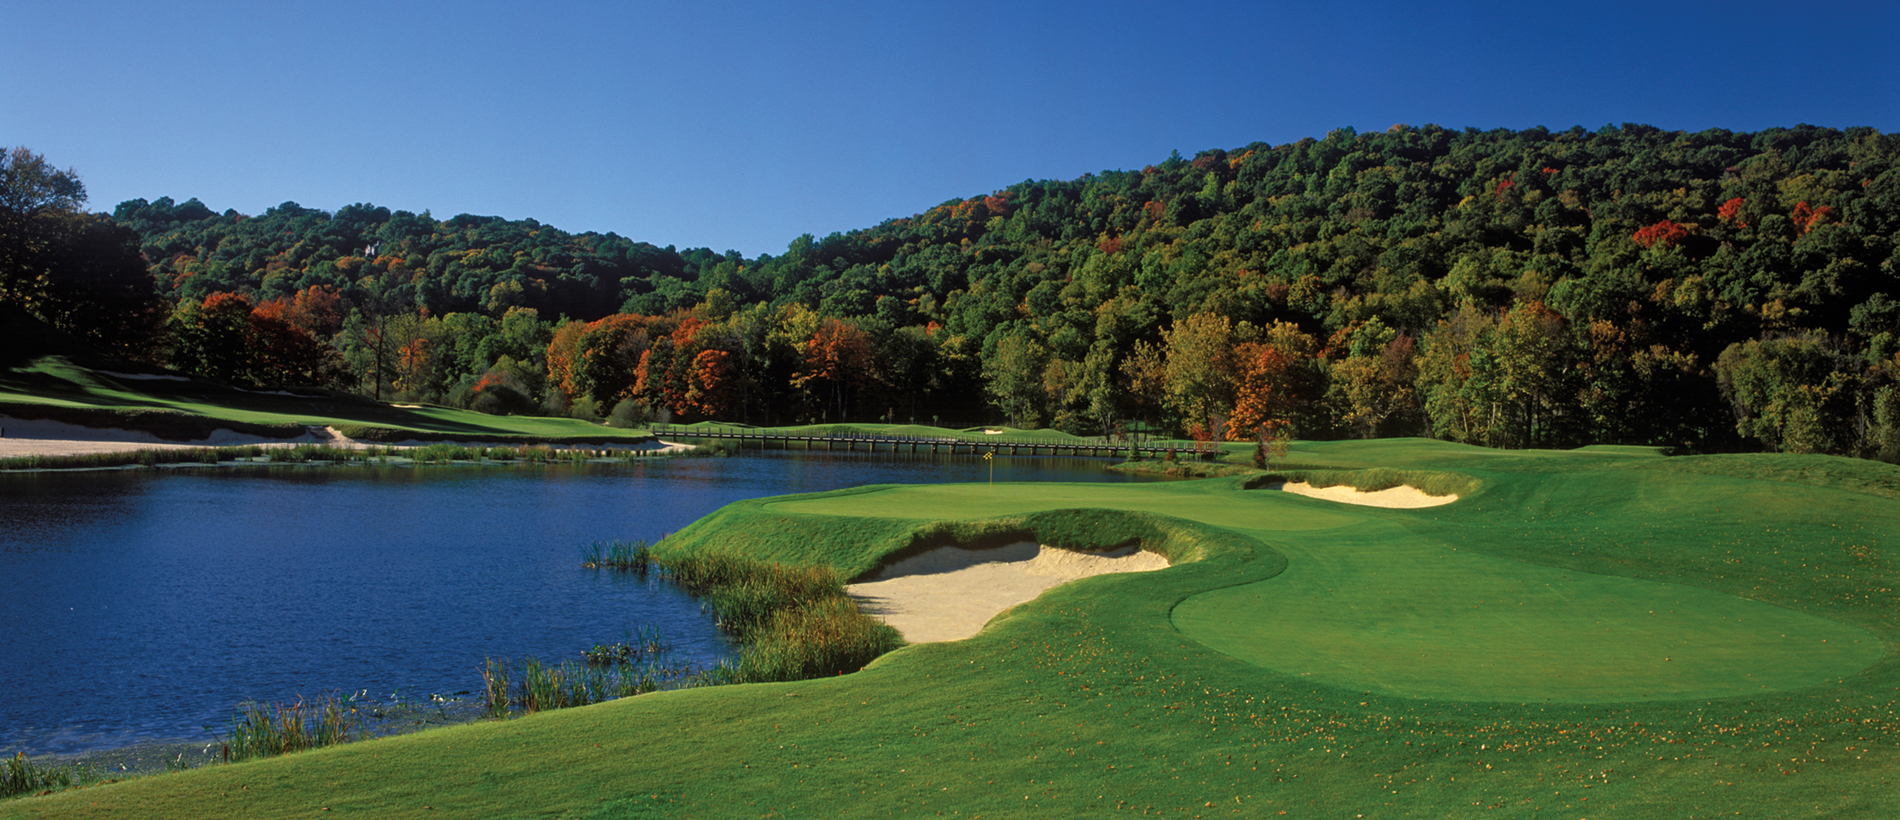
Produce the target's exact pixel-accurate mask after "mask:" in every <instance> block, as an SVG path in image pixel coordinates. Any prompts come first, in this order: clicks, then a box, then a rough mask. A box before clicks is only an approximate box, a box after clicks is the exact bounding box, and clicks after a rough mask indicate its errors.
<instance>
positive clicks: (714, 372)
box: [685, 348, 736, 418]
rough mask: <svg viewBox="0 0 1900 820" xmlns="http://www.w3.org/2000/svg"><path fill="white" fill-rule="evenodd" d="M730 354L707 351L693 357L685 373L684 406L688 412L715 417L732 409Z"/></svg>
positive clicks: (732, 382) (712, 350)
mask: <svg viewBox="0 0 1900 820" xmlns="http://www.w3.org/2000/svg"><path fill="white" fill-rule="evenodd" d="M732 358H733V356H732V353H731V352H730V351H725V350H719V349H716V348H708V349H706V350H701V351H699V353H697V354H695V355H694V356H693V363H692V368H691V369H690V370H688V371H687V374H686V396H685V399H686V403H687V404H688V405H689V406H690V408H691V412H694V413H697V414H699V415H701V416H705V417H706V418H718V417H720V416H722V415H725V414H726V411H728V410H730V409H731V408H732V397H733V392H734V387H735V386H736V381H735V379H734V378H733V376H734V375H735V374H734V373H733V367H732Z"/></svg>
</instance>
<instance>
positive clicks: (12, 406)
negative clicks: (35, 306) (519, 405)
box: [0, 355, 646, 441]
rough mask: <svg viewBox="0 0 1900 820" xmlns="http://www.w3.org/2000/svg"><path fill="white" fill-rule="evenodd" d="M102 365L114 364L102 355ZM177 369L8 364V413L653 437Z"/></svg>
mask: <svg viewBox="0 0 1900 820" xmlns="http://www.w3.org/2000/svg"><path fill="white" fill-rule="evenodd" d="M92 364H94V365H99V366H101V367H104V364H102V363H100V362H92ZM128 369H129V370H138V369H137V368H128ZM139 376H165V378H137V377H139ZM172 376H173V374H161V373H156V372H153V373H145V372H131V373H125V372H121V371H117V370H110V369H95V367H89V366H85V365H82V364H79V363H76V362H75V361H73V360H71V359H69V358H67V357H65V356H60V355H49V356H42V357H40V358H37V359H33V360H32V361H30V362H28V363H26V364H24V365H22V366H20V367H16V368H14V369H12V370H0V415H10V416H14V417H17V418H47V419H55V420H60V421H68V422H70V423H74V424H80V425H83V426H93V427H100V426H112V427H122V428H126V429H139V430H148V431H150V432H153V433H155V434H157V435H159V436H160V437H164V438H173V439H179V440H187V439H196V438H203V437H204V436H205V435H206V434H207V433H208V432H209V431H210V430H212V429H216V428H218V427H224V428H227V429H234V430H238V431H240V432H261V431H260V430H259V429H258V428H261V427H264V426H287V427H288V428H289V429H290V430H291V431H292V433H293V434H294V433H301V432H302V427H303V426H305V425H318V426H335V427H341V428H351V429H353V430H355V431H357V432H358V433H360V434H363V435H364V437H370V438H375V439H376V440H383V441H394V440H399V439H403V438H420V439H456V440H476V441H500V440H510V441H519V440H540V441H610V440H614V439H639V438H644V437H645V436H646V432H645V431H644V430H622V429H615V428H610V427H604V426H602V425H599V424H593V423H590V422H585V421H581V420H579V419H568V418H541V417H533V416H491V415H486V414H483V413H472V412H468V411H465V410H454V409H450V408H445V407H431V406H421V407H397V406H394V405H390V404H386V403H383V402H376V401H372V400H369V399H366V398H363V397H360V396H353V395H350V394H347V393H338V392H333V391H321V390H301V391H282V392H278V391H256V390H244V389H241V388H236V387H231V386H228V385H224V384H218V383H213V382H207V381H203V380H199V379H186V380H177V379H176V378H174V377H172Z"/></svg>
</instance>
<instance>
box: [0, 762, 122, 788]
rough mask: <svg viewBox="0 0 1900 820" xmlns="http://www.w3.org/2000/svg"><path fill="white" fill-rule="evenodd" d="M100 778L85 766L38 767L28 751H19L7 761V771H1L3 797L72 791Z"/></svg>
mask: <svg viewBox="0 0 1900 820" xmlns="http://www.w3.org/2000/svg"><path fill="white" fill-rule="evenodd" d="M97 779H98V773H97V772H94V771H93V770H92V769H90V768H88V767H86V766H80V765H59V764H56V763H48V764H39V763H35V762H33V761H32V760H30V759H28V758H27V756H26V753H25V752H17V753H15V754H14V755H13V756H12V757H9V758H7V762H6V769H5V771H0V797H17V796H19V795H23V794H36V793H42V792H46V791H50V790H53V789H70V788H72V787H74V786H80V785H84V784H86V783H88V782H90V781H93V780H97Z"/></svg>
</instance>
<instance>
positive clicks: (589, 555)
mask: <svg viewBox="0 0 1900 820" xmlns="http://www.w3.org/2000/svg"><path fill="white" fill-rule="evenodd" d="M652 564H653V546H652V545H651V544H648V543H647V542H645V541H619V540H615V541H595V542H594V543H592V544H588V545H587V546H585V547H582V548H581V566H583V567H586V568H587V569H613V570H620V571H621V572H631V573H634V574H636V575H639V576H640V577H642V578H644V577H646V574H647V570H648V569H650V568H651V567H652Z"/></svg>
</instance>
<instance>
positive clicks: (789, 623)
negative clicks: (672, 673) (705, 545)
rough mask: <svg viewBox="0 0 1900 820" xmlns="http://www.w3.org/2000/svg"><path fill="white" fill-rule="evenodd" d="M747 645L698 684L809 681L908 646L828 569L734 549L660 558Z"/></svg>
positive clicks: (860, 665)
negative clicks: (775, 560) (756, 556)
mask: <svg viewBox="0 0 1900 820" xmlns="http://www.w3.org/2000/svg"><path fill="white" fill-rule="evenodd" d="M659 563H660V565H661V566H662V568H663V569H664V570H665V572H666V575H667V577H668V578H669V579H670V580H672V581H673V582H674V583H677V584H679V585H680V586H681V587H682V588H684V589H685V590H686V591H687V592H688V593H689V594H691V595H693V596H694V597H696V598H699V599H700V600H701V602H702V605H703V606H704V607H705V608H706V609H707V610H708V611H710V612H711V613H712V615H713V618H714V620H715V621H716V622H717V623H718V624H719V626H720V628H721V629H724V630H726V631H727V632H729V633H731V634H732V635H733V636H734V637H736V638H738V639H739V640H740V642H741V648H740V650H739V657H738V659H737V660H736V661H734V662H731V663H728V664H723V665H722V666H721V667H720V668H717V669H714V670H709V671H707V672H702V673H701V674H700V675H699V676H698V679H697V680H696V681H695V683H696V684H698V685H711V684H718V683H740V682H748V683H749V682H764V681H790V680H804V679H807V678H815V677H828V676H831V675H840V674H844V673H846V672H855V671H857V670H859V669H862V668H864V665H865V664H867V663H870V662H871V661H872V660H874V659H876V658H877V657H878V656H879V655H882V654H884V653H886V652H889V651H891V650H893V649H896V648H898V647H900V646H903V644H904V642H903V639H902V638H900V637H899V636H898V633H897V630H895V629H892V628H891V627H890V626H889V625H887V624H885V623H883V622H882V621H879V620H877V619H876V618H873V617H871V616H870V615H869V614H866V613H865V612H863V611H862V610H860V609H859V608H858V604H857V601H854V600H852V599H851V597H850V596H848V595H846V594H845V591H844V579H843V578H842V577H841V576H840V575H839V574H838V572H837V571H836V570H834V569H832V568H830V567H827V566H818V565H807V566H788V565H785V564H776V563H772V562H768V561H759V560H756V559H752V558H747V557H744V556H739V555H734V554H731V553H709V554H688V555H681V556H675V557H670V558H666V559H662V560H660V561H659Z"/></svg>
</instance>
